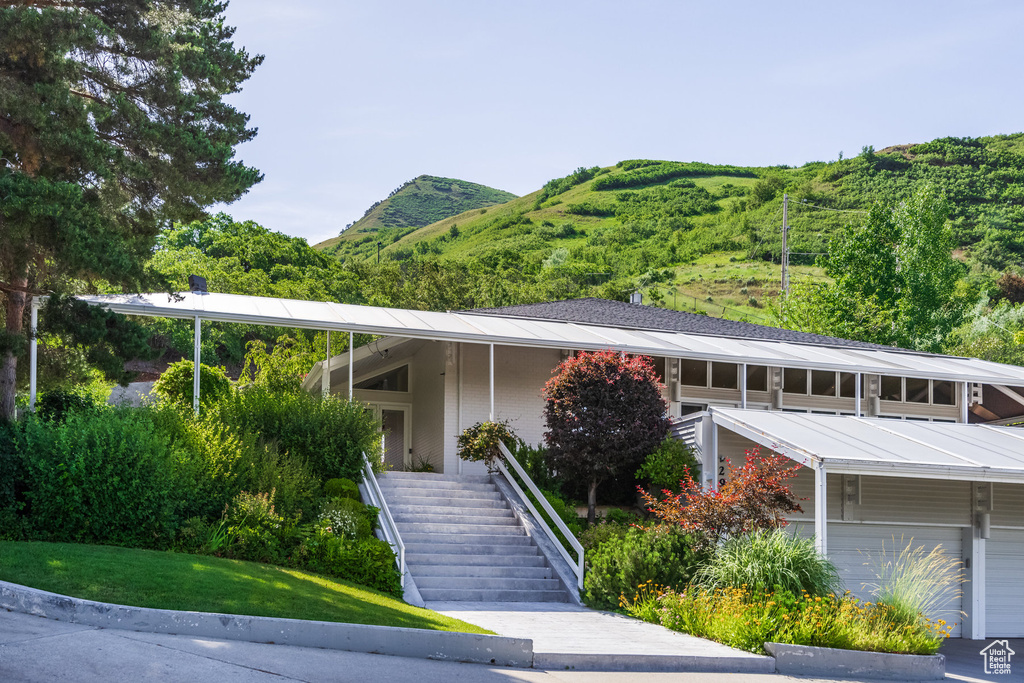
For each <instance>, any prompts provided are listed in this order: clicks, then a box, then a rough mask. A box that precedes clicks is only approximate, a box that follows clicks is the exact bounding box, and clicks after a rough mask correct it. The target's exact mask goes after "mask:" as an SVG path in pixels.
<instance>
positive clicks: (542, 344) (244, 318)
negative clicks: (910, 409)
mask: <svg viewBox="0 0 1024 683" xmlns="http://www.w3.org/2000/svg"><path fill="white" fill-rule="evenodd" d="M79 298H80V299H81V300H83V301H86V302H88V303H90V304H93V305H98V306H103V307H105V308H108V309H110V310H112V311H116V312H118V313H123V314H125V315H138V316H146V317H165V318H182V319H189V320H193V319H196V318H198V319H200V320H202V321H215V322H226V323H242V324H250V325H266V326H275V327H294V328H302V329H314V330H331V331H343V332H355V333H363V334H374V335H384V336H397V337H406V338H412V339H429V340H444V341H460V342H468V343H475V344H499V345H505V346H526V347H539V348H560V349H572V350H580V351H599V350H604V349H614V350H616V351H623V352H626V353H633V354H643V355H653V356H664V357H669V358H692V359H697V360H711V361H722V362H729V363H749V364H756V365H770V366H774V367H794V368H808V369H821V370H834V371H842V372H853V373H858V372H859V373H867V374H882V375H898V376H903V377H921V378H927V379H939V380H950V381H955V382H979V383H985V384H999V385H1011V386H1024V368H1022V367H1017V366H1012V365H1003V364H999V363H992V362H990V361H983V360H979V359H974V358H959V357H955V356H939V355H930V354H920V353H914V352H909V351H901V350H897V349H894V350H892V351H887V350H874V349H863V348H849V349H845V348H835V347H823V346H815V345H812V344H798V343H792V342H782V341H767V340H760V339H736V338H724V337H715V336H708V335H699V334H690V333H683V332H669V331H664V332H663V331H652V330H634V329H620V328H616V327H608V326H601V325H590V324H583V323H572V322H560V321H551V320H532V319H528V318H510V317H507V316H490V315H484V314H476V313H474V314H463V313H455V312H451V311H448V312H438V311H413V310H406V309H397V308H383V307H379V306H360V305H355V304H340V303H333V302H325V301H302V300H295V299H279V298H272V297H258V296H245V295H236V294H220V293H194V292H186V293H182V294H178V295H173V296H172V295H168V294H135V295H99V296H82V297H79Z"/></svg>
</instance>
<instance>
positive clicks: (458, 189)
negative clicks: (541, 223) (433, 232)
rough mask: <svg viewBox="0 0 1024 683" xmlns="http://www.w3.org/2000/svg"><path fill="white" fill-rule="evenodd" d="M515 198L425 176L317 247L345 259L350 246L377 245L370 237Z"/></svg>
mask: <svg viewBox="0 0 1024 683" xmlns="http://www.w3.org/2000/svg"><path fill="white" fill-rule="evenodd" d="M515 198H516V195H514V194H512V193H511V192H505V191H503V190H495V189H494V188H493V187H487V186H486V185H478V184H477V183H470V182H466V181H465V180H456V179H454V178H439V177H437V176H431V175H421V176H419V177H418V178H414V179H412V180H410V181H408V182H407V183H404V184H403V185H402V186H401V187H399V188H397V189H396V190H394V191H392V192H391V194H389V195H388V197H387V199H382V200H381V201H379V202H376V203H374V204H373V205H372V206H371V207H370V208H369V209H367V210H366V213H364V214H363V217H362V218H360V219H359V220H358V221H356V222H355V223H353V224H352V225H349V226H348V227H346V228H345V230H344V231H342V233H341V235H339V236H338V237H335V238H332V239H329V240H326V241H324V242H321V243H320V244H317V245H315V247H316V248H317V249H320V250H322V251H325V252H327V253H331V254H338V255H339V256H342V257H343V256H345V255H347V254H348V253H350V251H349V249H348V248H347V247H348V245H347V244H346V243H347V242H358V241H359V240H363V243H364V244H368V243H371V242H372V243H373V244H374V245H376V242H377V240H375V239H373V238H372V237H369V238H368V236H370V235H373V234H376V233H379V232H381V231H393V232H403V231H405V232H408V231H410V230H414V229H416V228H421V227H423V226H425V225H430V224H431V223H435V222H437V221H440V220H443V219H445V218H448V217H449V216H454V215H456V214H459V213H462V212H463V211H469V210H471V209H479V208H482V207H486V206H494V205H495V204H502V203H504V202H507V201H509V200H511V199H515ZM374 249H376V247H374ZM374 253H376V252H374Z"/></svg>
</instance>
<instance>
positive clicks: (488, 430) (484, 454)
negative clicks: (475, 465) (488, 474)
mask: <svg viewBox="0 0 1024 683" xmlns="http://www.w3.org/2000/svg"><path fill="white" fill-rule="evenodd" d="M499 442H503V443H504V444H505V446H506V447H507V448H509V449H512V448H515V447H516V435H515V434H513V433H512V430H511V429H510V428H509V426H508V422H507V421H506V420H499V421H497V422H477V423H476V424H475V425H473V426H472V427H466V429H464V430H463V432H462V433H461V434H459V438H458V449H459V457H460V458H462V459H463V460H468V461H470V462H485V463H487V469H488V470H491V469H492V468H493V466H494V461H495V460H498V459H499V458H501V451H500V450H498V443H499Z"/></svg>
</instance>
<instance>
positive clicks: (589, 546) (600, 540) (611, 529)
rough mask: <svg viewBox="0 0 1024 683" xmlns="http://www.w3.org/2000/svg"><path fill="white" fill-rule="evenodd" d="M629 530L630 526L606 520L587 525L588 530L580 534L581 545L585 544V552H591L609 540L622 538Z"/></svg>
mask: <svg viewBox="0 0 1024 683" xmlns="http://www.w3.org/2000/svg"><path fill="white" fill-rule="evenodd" d="M627 531H629V527H628V526H623V525H620V524H615V523H610V522H607V521H604V522H601V523H600V524H594V525H591V526H589V527H587V529H586V531H584V532H583V533H582V534H580V545H582V546H583V550H584V552H586V553H590V552H591V551H593V550H595V549H596V548H597V547H598V546H600V545H602V544H604V543H607V542H608V541H611V540H613V539H621V538H622V537H623V536H625V535H626V532H627Z"/></svg>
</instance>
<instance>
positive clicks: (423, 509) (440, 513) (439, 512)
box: [388, 503, 515, 519]
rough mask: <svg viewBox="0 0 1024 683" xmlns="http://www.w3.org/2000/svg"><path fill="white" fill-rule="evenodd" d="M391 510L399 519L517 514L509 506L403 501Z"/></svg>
mask: <svg viewBox="0 0 1024 683" xmlns="http://www.w3.org/2000/svg"><path fill="white" fill-rule="evenodd" d="M388 508H389V509H390V510H391V514H392V515H394V516H395V519H398V516H399V515H432V516H437V517H451V516H461V517H470V516H473V517H479V518H481V519H482V518H484V517H508V518H509V519H515V515H514V514H513V513H512V510H510V509H509V508H492V507H478V508H469V509H466V508H462V507H458V508H452V507H445V506H443V505H406V504H405V503H402V504H400V505H388Z"/></svg>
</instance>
